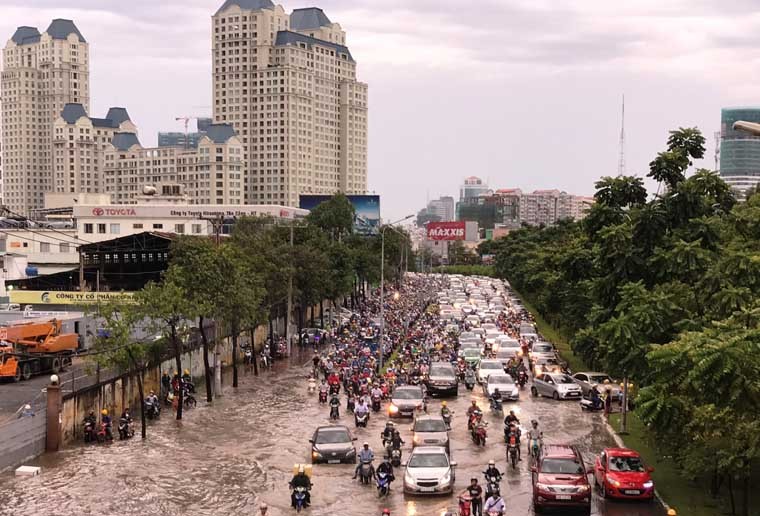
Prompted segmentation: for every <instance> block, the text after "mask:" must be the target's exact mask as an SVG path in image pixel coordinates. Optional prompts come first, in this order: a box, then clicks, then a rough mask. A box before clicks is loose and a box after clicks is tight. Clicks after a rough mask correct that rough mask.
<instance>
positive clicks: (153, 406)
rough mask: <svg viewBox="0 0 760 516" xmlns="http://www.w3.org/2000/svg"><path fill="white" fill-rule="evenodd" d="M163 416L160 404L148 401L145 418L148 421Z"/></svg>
mask: <svg viewBox="0 0 760 516" xmlns="http://www.w3.org/2000/svg"><path fill="white" fill-rule="evenodd" d="M159 415H161V405H159V404H158V402H155V403H154V402H152V401H146V402H145V416H146V417H147V418H148V419H155V418H157V417H158V416H159Z"/></svg>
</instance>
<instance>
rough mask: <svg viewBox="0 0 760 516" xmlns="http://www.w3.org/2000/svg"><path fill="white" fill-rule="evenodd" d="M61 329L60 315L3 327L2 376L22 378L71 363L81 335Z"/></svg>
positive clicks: (0, 348)
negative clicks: (45, 319)
mask: <svg viewBox="0 0 760 516" xmlns="http://www.w3.org/2000/svg"><path fill="white" fill-rule="evenodd" d="M61 330H62V322H61V321H60V320H58V319H51V320H49V321H32V322H24V323H16V324H11V325H9V326H2V327H0V379H11V380H13V381H15V382H18V381H21V380H28V379H29V378H31V377H32V376H33V375H37V374H42V373H46V372H51V373H53V374H57V373H59V372H61V371H63V370H65V369H66V368H67V367H69V366H70V365H71V359H72V357H73V355H74V353H75V352H76V351H77V348H78V347H79V335H78V334H76V333H62V331H61Z"/></svg>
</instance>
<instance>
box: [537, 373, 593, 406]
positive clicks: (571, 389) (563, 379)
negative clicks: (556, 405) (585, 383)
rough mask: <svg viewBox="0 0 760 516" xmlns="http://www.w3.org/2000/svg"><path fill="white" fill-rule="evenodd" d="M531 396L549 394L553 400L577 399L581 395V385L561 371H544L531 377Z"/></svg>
mask: <svg viewBox="0 0 760 516" xmlns="http://www.w3.org/2000/svg"><path fill="white" fill-rule="evenodd" d="M530 392H531V394H533V396H549V397H552V398H554V399H555V400H579V399H581V397H582V396H583V392H582V391H581V386H580V385H578V384H577V383H575V382H574V381H573V379H572V378H570V377H569V376H568V375H566V374H563V373H544V374H540V375H538V376H537V377H536V378H534V379H533V386H532V387H531V388H530Z"/></svg>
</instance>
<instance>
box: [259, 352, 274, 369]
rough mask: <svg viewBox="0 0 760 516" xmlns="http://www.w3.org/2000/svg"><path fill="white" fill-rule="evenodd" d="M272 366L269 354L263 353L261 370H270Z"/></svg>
mask: <svg viewBox="0 0 760 516" xmlns="http://www.w3.org/2000/svg"><path fill="white" fill-rule="evenodd" d="M271 365H272V362H271V361H270V359H269V354H268V353H264V352H263V351H262V352H261V368H262V369H269V367H270V366H271Z"/></svg>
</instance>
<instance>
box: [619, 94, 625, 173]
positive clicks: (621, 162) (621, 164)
mask: <svg viewBox="0 0 760 516" xmlns="http://www.w3.org/2000/svg"><path fill="white" fill-rule="evenodd" d="M624 175H625V94H623V113H622V117H621V119H620V158H619V159H618V176H624Z"/></svg>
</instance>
